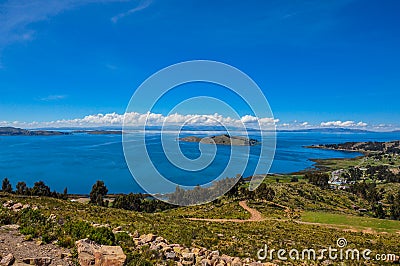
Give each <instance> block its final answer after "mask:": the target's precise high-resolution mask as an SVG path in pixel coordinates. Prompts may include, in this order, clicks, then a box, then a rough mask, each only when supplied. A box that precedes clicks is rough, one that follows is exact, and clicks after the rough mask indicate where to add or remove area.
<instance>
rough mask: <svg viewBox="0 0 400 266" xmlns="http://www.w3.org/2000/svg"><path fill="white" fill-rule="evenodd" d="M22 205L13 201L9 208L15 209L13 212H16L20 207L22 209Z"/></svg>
mask: <svg viewBox="0 0 400 266" xmlns="http://www.w3.org/2000/svg"><path fill="white" fill-rule="evenodd" d="M22 207H24V205H22V204H21V203H19V202H18V203H15V204H14V205H13V206H12V207H11V209H12V210H13V211H15V212H18V211H20V210H21V209H22Z"/></svg>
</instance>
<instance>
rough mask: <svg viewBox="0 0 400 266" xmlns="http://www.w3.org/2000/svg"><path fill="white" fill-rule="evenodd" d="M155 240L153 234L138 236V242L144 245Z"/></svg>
mask: <svg viewBox="0 0 400 266" xmlns="http://www.w3.org/2000/svg"><path fill="white" fill-rule="evenodd" d="M155 239H156V236H155V235H153V234H147V235H142V236H140V241H141V242H142V243H144V244H146V243H150V242H152V241H154V240H155Z"/></svg>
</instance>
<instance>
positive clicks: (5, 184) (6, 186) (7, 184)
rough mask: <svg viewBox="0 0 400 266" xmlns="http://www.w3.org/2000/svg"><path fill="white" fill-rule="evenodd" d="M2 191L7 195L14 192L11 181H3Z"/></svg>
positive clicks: (5, 179) (6, 179)
mask: <svg viewBox="0 0 400 266" xmlns="http://www.w3.org/2000/svg"><path fill="white" fill-rule="evenodd" d="M1 190H2V191H3V192H7V193H11V192H12V186H11V183H10V180H8V178H7V177H6V178H4V179H3V184H2V186H1Z"/></svg>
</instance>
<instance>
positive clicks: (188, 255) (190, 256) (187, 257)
mask: <svg viewBox="0 0 400 266" xmlns="http://www.w3.org/2000/svg"><path fill="white" fill-rule="evenodd" d="M182 258H183V260H184V261H190V262H194V258H195V255H194V253H191V252H185V253H182Z"/></svg>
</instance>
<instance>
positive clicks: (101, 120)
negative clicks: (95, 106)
mask: <svg viewBox="0 0 400 266" xmlns="http://www.w3.org/2000/svg"><path fill="white" fill-rule="evenodd" d="M124 119H125V124H126V125H127V126H132V127H134V126H139V125H143V124H144V123H146V125H148V126H162V125H175V126H183V125H193V126H227V127H243V125H246V126H248V127H254V128H257V123H259V124H260V126H261V127H262V128H269V129H272V128H274V127H275V123H278V122H279V119H274V118H260V119H257V118H256V117H253V116H248V115H246V116H243V117H241V118H240V119H235V118H231V117H224V116H222V115H220V114H218V113H215V114H213V115H197V114H189V115H182V114H178V113H175V114H170V115H168V116H164V115H162V114H155V113H145V114H141V113H137V112H130V113H126V114H117V113H109V114H95V115H87V116H85V117H83V118H76V119H63V120H56V121H48V122H19V121H14V122H8V121H2V122H0V125H1V126H19V127H25V128H33V127H107V126H121V125H122V124H123V123H124ZM146 121H147V122H146Z"/></svg>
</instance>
